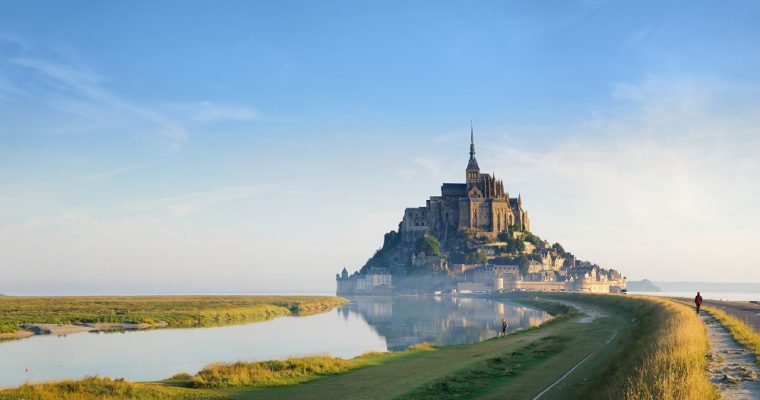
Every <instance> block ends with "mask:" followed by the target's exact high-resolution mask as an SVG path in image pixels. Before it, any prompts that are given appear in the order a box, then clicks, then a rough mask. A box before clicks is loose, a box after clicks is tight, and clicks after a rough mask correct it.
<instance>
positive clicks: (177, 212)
mask: <svg viewBox="0 0 760 400" xmlns="http://www.w3.org/2000/svg"><path fill="white" fill-rule="evenodd" d="M263 190H264V188H258V187H252V186H230V187H224V188H219V189H214V190H207V191H202V192H195V193H189V194H183V195H178V196H170V197H162V198H159V199H156V200H152V201H149V202H148V203H147V206H148V208H157V209H161V210H165V211H168V212H169V213H171V214H172V215H174V216H177V217H186V216H189V215H192V214H195V213H197V212H198V211H200V210H201V209H203V208H205V207H210V206H216V205H219V204H222V203H225V202H228V201H232V200H239V199H245V198H249V197H251V196H253V195H254V194H256V193H258V192H261V191H263Z"/></svg>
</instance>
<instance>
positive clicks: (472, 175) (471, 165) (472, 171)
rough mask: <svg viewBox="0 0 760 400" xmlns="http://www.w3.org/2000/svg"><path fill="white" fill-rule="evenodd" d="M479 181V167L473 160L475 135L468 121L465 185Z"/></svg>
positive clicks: (476, 161)
mask: <svg viewBox="0 0 760 400" xmlns="http://www.w3.org/2000/svg"><path fill="white" fill-rule="evenodd" d="M478 181H480V167H479V166H478V160H476V159H475V133H474V130H473V129H472V121H470V161H469V162H468V163H467V183H471V182H478Z"/></svg>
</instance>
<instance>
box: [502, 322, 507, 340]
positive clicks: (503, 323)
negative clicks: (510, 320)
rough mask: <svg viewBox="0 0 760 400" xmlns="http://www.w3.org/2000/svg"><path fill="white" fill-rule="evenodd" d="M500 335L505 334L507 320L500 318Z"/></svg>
mask: <svg viewBox="0 0 760 400" xmlns="http://www.w3.org/2000/svg"><path fill="white" fill-rule="evenodd" d="M501 336H507V320H506V319H504V318H502V319H501Z"/></svg>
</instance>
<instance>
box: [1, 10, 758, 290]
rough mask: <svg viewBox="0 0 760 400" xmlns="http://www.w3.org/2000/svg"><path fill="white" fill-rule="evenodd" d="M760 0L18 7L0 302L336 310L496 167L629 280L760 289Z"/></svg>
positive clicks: (8, 93) (4, 41)
mask: <svg viewBox="0 0 760 400" xmlns="http://www.w3.org/2000/svg"><path fill="white" fill-rule="evenodd" d="M758 20H760V4H758V3H757V2H751V1H736V2H720V3H718V2H706V1H699V2H692V1H673V2H627V3H620V2H607V1H574V2H565V1H557V2H549V3H546V2H542V3H536V2H476V3H468V4H460V3H457V2H441V3H435V6H431V5H430V4H429V3H425V2H391V3H388V2H381V3H369V4H361V5H360V4H358V3H355V2H344V1H330V2H258V3H254V2H245V1H241V2H225V3H223V4H221V5H220V3H215V2H193V3H187V2H173V1H166V2H159V3H155V2H132V3H129V4H127V3H118V2H53V1H42V2H40V1H28V2H13V3H11V2H6V3H4V4H3V5H2V6H0V243H2V248H1V249H0V276H2V279H0V293H5V294H74V293H176V292H185V293H187V292H202V293H209V292H247V293H251V292H333V291H334V289H335V285H334V280H333V277H334V274H335V273H336V272H338V271H339V270H340V269H342V268H343V267H347V268H348V269H349V270H352V271H353V270H355V269H357V268H359V267H360V266H361V265H362V264H363V263H364V262H365V261H366V260H367V258H369V257H370V256H371V255H372V253H373V252H374V251H375V250H376V249H377V248H378V247H380V245H381V244H382V238H383V234H384V233H385V232H387V231H389V230H391V229H395V228H396V227H397V225H398V223H399V222H400V220H401V218H402V216H403V211H404V208H405V207H412V206H421V205H423V204H424V202H425V200H426V199H427V198H428V197H429V196H430V195H435V194H437V193H438V192H439V190H440V184H441V183H443V182H460V181H464V169H465V166H466V164H467V156H468V154H467V153H468V144H469V143H468V139H469V121H470V120H473V121H474V126H475V141H476V146H477V151H478V161H479V163H480V166H481V169H482V170H483V171H487V172H495V173H496V175H497V177H499V178H500V179H503V180H504V182H505V185H506V188H507V190H508V191H509V193H510V194H511V195H516V194H517V193H521V194H522V197H523V200H524V203H525V205H526V208H527V210H528V212H529V213H530V216H531V221H532V228H533V231H534V232H536V233H537V234H538V235H540V236H541V237H543V238H545V239H547V240H549V241H551V242H560V243H562V244H563V245H564V247H565V248H566V249H568V250H570V251H572V252H573V253H574V254H576V255H577V256H578V257H579V258H582V259H587V260H590V261H593V262H596V263H599V264H600V265H602V266H603V267H606V268H610V267H611V268H616V269H619V270H621V271H622V272H623V273H624V275H626V276H627V277H628V278H629V279H641V278H648V279H651V280H667V281H719V282H726V281H741V282H748V281H760V265H758V261H757V257H755V256H754V254H753V253H754V250H755V249H756V248H757V243H760V228H758V227H760V201H758V199H760V79H759V78H760V25H758V24H757V23H756V22H757V21H758Z"/></svg>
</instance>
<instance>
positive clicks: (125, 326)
mask: <svg viewBox="0 0 760 400" xmlns="http://www.w3.org/2000/svg"><path fill="white" fill-rule="evenodd" d="M168 325H169V324H167V323H166V322H157V323H153V324H144V323H143V324H133V323H128V322H124V323H113V322H97V323H84V324H77V325H74V324H25V325H22V328H24V329H25V330H23V331H17V332H15V333H7V334H3V335H8V337H7V339H20V338H23V337H29V336H32V335H57V336H62V335H68V334H71V333H80V332H90V331H112V330H139V329H152V328H165V327H167V326H168ZM0 339H6V337H4V336H1V335H0Z"/></svg>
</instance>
